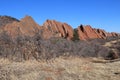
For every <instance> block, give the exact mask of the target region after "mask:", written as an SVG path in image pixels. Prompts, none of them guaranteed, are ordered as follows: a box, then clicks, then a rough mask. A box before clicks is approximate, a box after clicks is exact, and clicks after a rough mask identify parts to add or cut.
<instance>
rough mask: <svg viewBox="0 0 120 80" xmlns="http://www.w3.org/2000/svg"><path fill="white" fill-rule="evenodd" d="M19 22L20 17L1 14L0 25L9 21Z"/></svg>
mask: <svg viewBox="0 0 120 80" xmlns="http://www.w3.org/2000/svg"><path fill="white" fill-rule="evenodd" d="M14 21H16V22H19V20H18V19H16V18H13V17H10V16H0V27H2V26H5V25H6V24H8V23H12V22H14Z"/></svg>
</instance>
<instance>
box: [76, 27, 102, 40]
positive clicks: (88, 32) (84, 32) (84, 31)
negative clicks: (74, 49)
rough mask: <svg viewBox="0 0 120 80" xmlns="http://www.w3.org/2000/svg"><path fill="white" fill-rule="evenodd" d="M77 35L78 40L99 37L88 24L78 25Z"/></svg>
mask: <svg viewBox="0 0 120 80" xmlns="http://www.w3.org/2000/svg"><path fill="white" fill-rule="evenodd" d="M78 35H79V38H80V40H87V39H95V38H101V36H100V35H99V34H98V33H97V32H96V31H95V30H94V29H93V28H92V27H91V26H89V25H87V26H83V25H81V26H79V27H78Z"/></svg>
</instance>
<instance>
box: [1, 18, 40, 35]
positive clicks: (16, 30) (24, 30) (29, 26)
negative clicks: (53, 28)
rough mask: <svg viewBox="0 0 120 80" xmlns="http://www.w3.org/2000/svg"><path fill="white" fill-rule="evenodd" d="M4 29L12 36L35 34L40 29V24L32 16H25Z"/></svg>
mask: <svg viewBox="0 0 120 80" xmlns="http://www.w3.org/2000/svg"><path fill="white" fill-rule="evenodd" d="M3 30H4V31H6V32H7V33H8V34H9V35H10V36H12V37H16V36H17V35H28V36H33V35H34V34H35V33H36V32H37V31H39V30H40V26H39V25H38V24H36V22H35V21H34V20H33V19H32V18H31V17H30V16H25V17H24V18H23V19H21V20H20V21H19V22H16V21H14V22H13V23H9V24H7V25H5V26H4V27H3Z"/></svg>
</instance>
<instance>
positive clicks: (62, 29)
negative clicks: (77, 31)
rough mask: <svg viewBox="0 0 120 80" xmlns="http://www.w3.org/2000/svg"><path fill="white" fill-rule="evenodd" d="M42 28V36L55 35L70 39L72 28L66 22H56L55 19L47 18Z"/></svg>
mask: <svg viewBox="0 0 120 80" xmlns="http://www.w3.org/2000/svg"><path fill="white" fill-rule="evenodd" d="M43 29H44V36H45V37H46V38H49V37H52V36H55V37H63V38H67V39H69V40H70V39H72V37H73V29H72V27H71V26H70V25H68V24H66V23H61V22H57V21H55V20H47V21H46V22H45V23H44V24H43ZM46 33H47V34H46Z"/></svg>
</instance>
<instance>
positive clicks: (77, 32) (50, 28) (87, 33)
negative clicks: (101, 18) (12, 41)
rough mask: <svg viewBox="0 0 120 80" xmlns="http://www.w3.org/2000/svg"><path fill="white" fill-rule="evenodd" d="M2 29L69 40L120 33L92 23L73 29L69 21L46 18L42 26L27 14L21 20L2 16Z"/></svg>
mask: <svg viewBox="0 0 120 80" xmlns="http://www.w3.org/2000/svg"><path fill="white" fill-rule="evenodd" d="M0 26H3V27H2V28H1V29H0V30H1V31H5V32H7V33H8V34H9V35H10V36H12V37H16V36H17V35H23V36H34V35H35V34H37V33H38V32H42V33H41V35H42V37H43V38H44V39H49V38H51V37H62V38H65V39H68V40H89V39H97V38H102V39H106V38H107V37H117V36H119V35H120V34H118V33H115V32H112V33H109V32H106V31H105V30H102V29H94V28H92V26H90V25H80V26H78V28H76V29H73V28H72V26H70V25H69V24H67V23H62V22H58V21H56V20H46V21H45V22H44V24H43V25H42V26H40V25H38V24H37V23H36V22H35V21H34V19H32V17H31V16H25V17H24V18H22V19H21V20H18V19H16V18H13V17H10V16H0Z"/></svg>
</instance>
